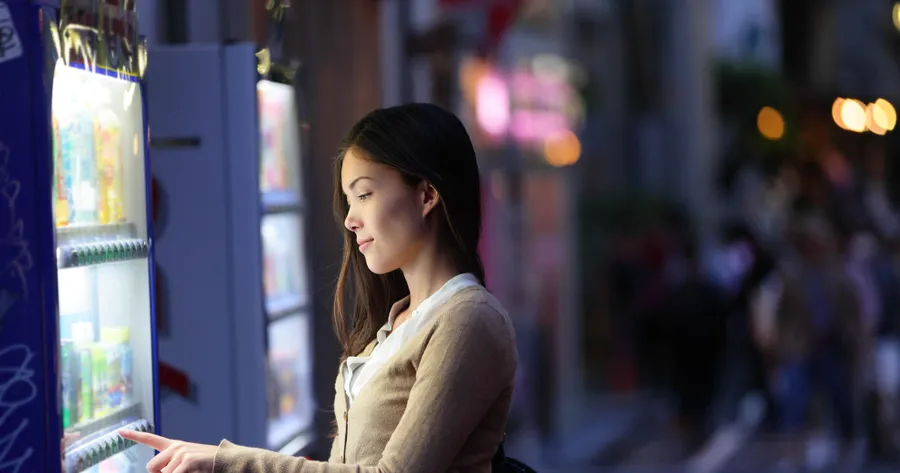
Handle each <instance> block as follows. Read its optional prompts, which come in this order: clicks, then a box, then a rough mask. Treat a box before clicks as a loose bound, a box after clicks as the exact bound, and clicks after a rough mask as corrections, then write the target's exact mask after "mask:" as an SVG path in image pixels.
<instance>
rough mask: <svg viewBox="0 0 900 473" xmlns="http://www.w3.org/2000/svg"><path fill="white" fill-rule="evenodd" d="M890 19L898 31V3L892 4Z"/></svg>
mask: <svg viewBox="0 0 900 473" xmlns="http://www.w3.org/2000/svg"><path fill="white" fill-rule="evenodd" d="M891 19H893V20H894V27H895V28H897V29H898V30H900V2H896V3H894V9H893V10H892V11H891Z"/></svg>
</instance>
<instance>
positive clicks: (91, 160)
mask: <svg viewBox="0 0 900 473" xmlns="http://www.w3.org/2000/svg"><path fill="white" fill-rule="evenodd" d="M134 6H135V5H134V3H133V2H129V1H116V0H103V1H90V2H88V1H68V2H66V1H64V2H62V5H61V7H60V8H59V9H57V8H54V7H52V6H49V5H44V4H42V3H41V2H36V1H32V2H29V1H9V2H0V27H2V31H3V34H2V35H0V38H2V41H4V42H5V43H7V44H6V46H4V47H3V48H2V53H0V90H2V92H3V93H2V96H3V110H4V111H7V110H8V111H14V113H7V112H4V113H3V114H2V115H0V189H2V191H0V195H2V196H3V200H4V203H3V205H2V207H3V208H4V211H3V212H0V232H2V234H3V243H2V245H0V247H2V251H0V270H2V271H3V272H2V282H0V301H2V303H0V311H2V312H0V317H2V322H3V323H2V326H0V373H2V377H0V383H3V384H0V391H2V396H3V399H4V401H3V402H2V403H0V411H2V412H0V438H3V439H6V440H5V441H6V442H8V444H7V445H6V446H5V447H4V448H3V449H0V468H2V467H4V466H6V467H8V466H10V465H12V470H11V471H42V472H43V471H46V472H55V471H60V470H62V471H66V472H82V471H90V472H104V473H105V472H128V471H137V470H140V469H142V468H143V466H144V465H145V464H146V462H147V461H148V460H149V459H150V458H151V457H152V456H153V453H154V452H153V450H152V449H150V448H148V447H144V446H140V445H133V444H131V443H129V442H128V441H125V440H124V439H123V438H122V437H121V436H119V435H118V430H119V429H123V428H125V429H134V430H141V431H155V426H156V424H157V422H156V419H157V408H156V406H157V401H156V399H157V396H156V388H155V386H156V361H155V360H156V353H155V323H154V310H153V297H152V295H153V284H152V280H153V278H152V265H151V261H152V255H153V246H152V239H151V238H150V229H149V221H148V199H147V188H148V186H147V178H148V172H147V169H148V166H147V162H148V161H147V156H146V147H145V141H146V123H145V119H144V93H143V90H144V88H143V84H142V73H143V71H144V69H145V66H146V49H144V48H143V46H142V43H141V42H140V41H139V40H138V38H137V33H136V32H137V21H136V16H135V12H134ZM6 209H9V210H8V211H7V210H6ZM14 367H15V369H13V368H14ZM54 445H58V447H54Z"/></svg>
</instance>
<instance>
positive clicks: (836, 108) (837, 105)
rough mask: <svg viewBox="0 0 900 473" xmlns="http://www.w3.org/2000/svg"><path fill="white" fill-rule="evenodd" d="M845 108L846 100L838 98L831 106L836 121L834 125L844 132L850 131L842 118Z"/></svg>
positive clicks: (832, 115) (832, 116)
mask: <svg viewBox="0 0 900 473" xmlns="http://www.w3.org/2000/svg"><path fill="white" fill-rule="evenodd" d="M843 107H844V99H843V98H841V97H838V98H836V99H834V103H833V104H832V105H831V118H832V119H833V120H834V123H835V124H836V125H837V126H839V127H841V129H843V130H849V128H847V125H844V120H843V119H842V118H841V110H842V109H843Z"/></svg>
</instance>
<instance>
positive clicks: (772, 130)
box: [756, 107, 784, 140]
mask: <svg viewBox="0 0 900 473" xmlns="http://www.w3.org/2000/svg"><path fill="white" fill-rule="evenodd" d="M756 128H757V129H759V133H760V134H762V135H763V136H764V137H766V138H768V139H770V140H779V139H781V137H782V136H784V118H782V116H781V114H780V113H778V110H775V109H774V108H772V107H763V108H762V109H761V110H760V111H759V114H758V115H756Z"/></svg>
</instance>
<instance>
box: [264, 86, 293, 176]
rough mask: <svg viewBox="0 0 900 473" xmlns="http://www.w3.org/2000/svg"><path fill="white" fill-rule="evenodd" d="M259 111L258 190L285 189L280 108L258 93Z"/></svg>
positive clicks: (285, 173)
mask: <svg viewBox="0 0 900 473" xmlns="http://www.w3.org/2000/svg"><path fill="white" fill-rule="evenodd" d="M258 97H259V109H260V114H259V115H260V116H259V121H260V144H261V147H262V150H261V153H260V163H261V172H260V188H261V189H262V190H263V191H271V190H279V189H284V188H285V187H287V182H286V180H287V179H286V178H287V176H286V175H287V172H286V170H285V164H284V153H283V151H282V141H283V139H282V132H283V130H282V126H281V122H282V120H281V114H282V108H283V107H282V106H281V104H279V103H278V102H277V101H275V100H271V99H269V98H268V96H267V95H266V94H265V93H263V92H262V91H259V93H258Z"/></svg>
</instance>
